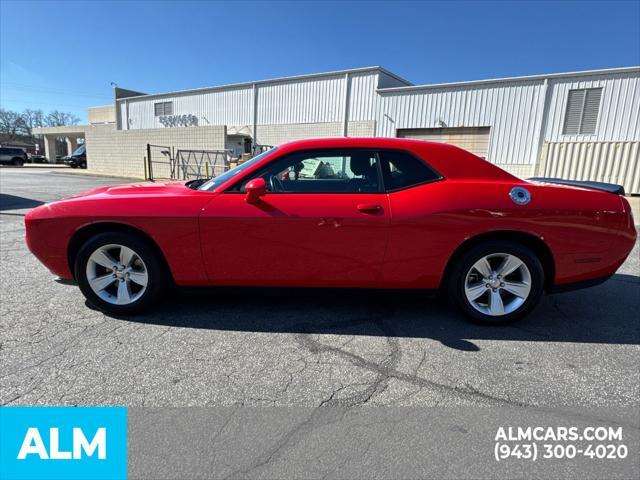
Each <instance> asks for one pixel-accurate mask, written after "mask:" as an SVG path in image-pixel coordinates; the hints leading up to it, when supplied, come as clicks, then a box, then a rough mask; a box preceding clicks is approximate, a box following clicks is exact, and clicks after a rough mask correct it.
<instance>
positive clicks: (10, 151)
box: [0, 147, 29, 167]
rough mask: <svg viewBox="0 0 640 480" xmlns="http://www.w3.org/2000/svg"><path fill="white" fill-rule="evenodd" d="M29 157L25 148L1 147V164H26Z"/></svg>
mask: <svg viewBox="0 0 640 480" xmlns="http://www.w3.org/2000/svg"><path fill="white" fill-rule="evenodd" d="M28 158H29V157H27V154H26V153H25V151H24V150H22V149H21V148H15V147H0V165H17V166H19V167H21V166H22V165H24V164H25V163H26V162H27V160H28Z"/></svg>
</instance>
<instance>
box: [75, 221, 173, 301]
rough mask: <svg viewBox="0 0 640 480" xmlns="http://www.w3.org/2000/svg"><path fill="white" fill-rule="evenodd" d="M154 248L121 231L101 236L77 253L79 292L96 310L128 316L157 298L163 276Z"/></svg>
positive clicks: (158, 297) (159, 296)
mask: <svg viewBox="0 0 640 480" xmlns="http://www.w3.org/2000/svg"><path fill="white" fill-rule="evenodd" d="M164 270H165V269H164V268H163V264H162V262H161V259H160V258H159V255H158V254H157V253H156V251H155V249H154V248H153V247H152V246H151V245H149V244H148V243H147V242H145V241H144V240H143V239H141V238H139V237H137V236H135V235H132V234H129V233H122V232H112V233H101V234H99V235H96V236H95V237H93V238H91V239H90V240H88V241H87V242H86V243H85V244H84V245H83V246H82V248H81V249H80V251H79V252H78V255H77V257H76V261H75V275H76V280H77V281H78V285H79V287H80V290H81V291H82V293H83V294H84V296H85V297H86V298H87V300H88V301H89V302H90V303H91V304H93V305H94V306H95V307H97V308H98V309H99V310H102V311H104V312H108V313H114V314H128V313H134V312H139V311H141V310H144V309H146V308H148V307H150V306H151V305H153V304H154V303H155V302H156V301H158V300H159V299H160V298H161V293H162V291H163V290H164V288H165V286H166V284H167V275H166V273H165V271H164Z"/></svg>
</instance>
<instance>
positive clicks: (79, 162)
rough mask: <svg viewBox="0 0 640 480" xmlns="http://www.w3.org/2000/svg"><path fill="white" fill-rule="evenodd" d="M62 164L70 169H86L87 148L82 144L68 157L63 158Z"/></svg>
mask: <svg viewBox="0 0 640 480" xmlns="http://www.w3.org/2000/svg"><path fill="white" fill-rule="evenodd" d="M64 163H65V164H67V165H69V166H70V167H71V168H78V167H80V168H87V147H86V146H85V144H84V143H83V144H82V145H80V146H79V147H78V148H76V149H75V150H74V152H73V153H72V154H71V155H69V156H68V157H64Z"/></svg>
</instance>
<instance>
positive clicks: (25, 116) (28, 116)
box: [22, 108, 45, 137]
mask: <svg viewBox="0 0 640 480" xmlns="http://www.w3.org/2000/svg"><path fill="white" fill-rule="evenodd" d="M22 120H23V121H24V125H25V129H26V130H27V135H28V136H29V137H31V136H33V129H34V128H38V127H44V120H45V118H44V113H42V110H31V109H29V108H27V109H26V110H25V111H24V112H22Z"/></svg>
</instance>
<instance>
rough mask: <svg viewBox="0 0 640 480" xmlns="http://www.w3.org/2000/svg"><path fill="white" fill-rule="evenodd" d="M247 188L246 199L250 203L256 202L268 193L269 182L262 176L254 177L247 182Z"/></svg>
mask: <svg viewBox="0 0 640 480" xmlns="http://www.w3.org/2000/svg"><path fill="white" fill-rule="evenodd" d="M245 190H246V191H247V196H246V197H245V200H246V201H247V202H248V203H255V202H257V201H258V199H259V198H260V197H263V196H265V195H266V194H267V184H266V182H265V181H264V178H262V177H258V178H254V179H253V180H250V181H249V182H248V183H247V185H246V186H245Z"/></svg>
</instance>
